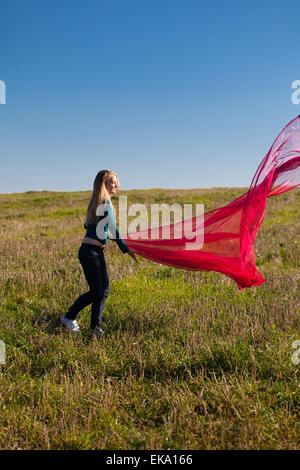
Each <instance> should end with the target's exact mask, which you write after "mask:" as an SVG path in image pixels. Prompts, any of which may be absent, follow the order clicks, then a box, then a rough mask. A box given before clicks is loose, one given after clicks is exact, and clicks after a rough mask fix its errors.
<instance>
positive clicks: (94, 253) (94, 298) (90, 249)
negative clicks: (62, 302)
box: [66, 243, 110, 329]
mask: <svg viewBox="0 0 300 470" xmlns="http://www.w3.org/2000/svg"><path fill="white" fill-rule="evenodd" d="M78 259H79V261H80V264H81V266H82V269H83V272H84V275H85V278H86V280H87V283H88V285H89V288H90V290H89V291H88V292H86V293H85V294H82V295H81V296H80V297H78V299H77V300H76V301H75V302H74V304H73V305H72V306H71V307H70V308H69V310H68V312H67V313H66V317H67V318H69V319H70V320H75V318H76V317H77V315H78V313H79V312H80V310H82V309H83V308H85V307H87V306H88V305H89V304H90V303H92V315H91V328H92V329H93V328H95V327H96V326H97V325H99V326H101V321H102V313H103V309H104V306H105V302H106V300H107V297H108V296H109V291H110V285H109V278H108V273H107V268H106V262H105V258H104V250H103V248H101V247H100V246H97V245H90V244H88V243H82V244H81V246H80V248H79V251H78Z"/></svg>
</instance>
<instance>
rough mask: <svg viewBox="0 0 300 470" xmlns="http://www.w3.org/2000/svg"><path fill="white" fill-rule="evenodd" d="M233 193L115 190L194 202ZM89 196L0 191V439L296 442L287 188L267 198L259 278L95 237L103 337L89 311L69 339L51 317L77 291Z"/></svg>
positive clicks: (71, 444) (291, 216)
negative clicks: (247, 284) (172, 261)
mask: <svg viewBox="0 0 300 470" xmlns="http://www.w3.org/2000/svg"><path fill="white" fill-rule="evenodd" d="M246 189H247V188H212V189H202V190H201V189H193V190H167V189H157V188H155V189H151V190H132V191H121V192H120V194H121V195H127V196H128V197H129V200H128V204H131V203H135V202H141V203H144V204H147V205H149V204H151V203H154V202H156V203H163V202H166V203H181V204H183V203H189V202H190V203H191V202H192V203H196V202H198V203H204V204H205V210H206V211H207V210H210V209H213V208H216V207H219V206H222V205H224V204H226V203H228V202H230V201H231V200H233V199H235V198H236V197H238V196H239V195H241V194H242V193H244V192H245V191H246ZM90 194H91V193H90V192H89V191H86V192H69V193H67V192H50V191H41V192H35V191H29V192H26V193H17V194H0V207H1V211H0V219H1V223H0V320H1V321H0V340H3V341H4V342H5V344H6V351H7V359H6V365H0V401H1V406H0V448H1V449H299V448H300V432H299V409H300V406H299V405H300V395H299V394H300V388H299V384H300V377H299V367H298V368H297V367H296V366H295V365H293V363H292V361H291V355H292V352H293V351H292V349H291V346H292V343H293V341H295V340H296V339H300V328H299V326H300V320H299V312H300V270H299V262H300V239H299V234H300V219H299V216H300V191H299V190H294V191H290V192H289V193H286V194H284V195H281V196H278V197H272V198H270V199H269V200H268V201H267V211H266V216H265V219H264V222H263V224H262V226H261V228H260V230H259V232H258V237H257V240H256V242H255V245H254V247H255V253H256V259H257V265H258V269H259V270H260V271H261V273H262V274H263V276H264V277H265V278H266V279H267V282H265V283H264V284H263V285H261V286H259V287H254V288H251V289H245V290H243V291H239V290H238V288H237V286H236V284H235V283H234V282H233V281H232V280H231V279H229V278H227V277H226V276H224V275H222V274H219V273H214V272H190V271H184V270H179V269H175V268H170V267H167V266H163V265H159V264H156V263H152V262H150V261H148V260H145V259H143V258H141V257H138V259H139V262H138V263H134V261H133V260H132V259H131V258H130V257H128V256H126V255H123V254H122V253H121V251H120V250H119V249H118V247H117V246H116V244H115V243H113V242H109V246H108V249H107V250H106V255H105V256H106V260H107V264H108V269H109V272H110V280H111V294H110V297H109V299H108V301H107V304H106V308H105V311H104V317H103V329H104V330H105V332H106V338H105V339H104V340H102V339H101V340H98V339H92V338H91V337H90V335H89V332H88V328H89V321H90V307H88V308H86V309H85V310H83V311H82V312H81V314H80V315H79V317H78V322H79V324H80V326H81V329H82V333H81V334H80V335H76V336H74V335H72V334H70V333H68V332H67V331H66V330H63V329H62V328H61V326H60V317H61V315H62V314H63V313H65V312H66V311H67V309H68V307H69V306H70V304H71V303H73V302H74V300H75V299H76V298H77V296H78V295H80V294H81V293H83V292H85V291H86V290H88V288H87V284H86V281H85V279H84V275H83V273H82V268H81V266H80V264H79V261H78V259H77V252H78V249H79V246H80V243H81V239H82V237H83V235H84V229H83V222H84V217H85V211H86V207H87V203H88V201H89V197H90ZM115 202H116V203H117V198H116V199H115Z"/></svg>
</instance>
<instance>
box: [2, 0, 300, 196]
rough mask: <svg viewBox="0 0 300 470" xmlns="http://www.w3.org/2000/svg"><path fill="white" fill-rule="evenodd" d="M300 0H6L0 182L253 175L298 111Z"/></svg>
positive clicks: (127, 183) (165, 181)
mask: <svg viewBox="0 0 300 470" xmlns="http://www.w3.org/2000/svg"><path fill="white" fill-rule="evenodd" d="M299 17H300V2H299V0H282V1H276V0H272V1H271V0H259V1H258V0H251V2H249V1H244V0H227V1H225V0H216V1H214V2H211V1H206V0H205V1H204V0H195V1H194V0H180V1H179V0H151V1H150V0H149V1H147V0H95V1H94V0H80V1H78V0H59V1H57V0H51V1H50V0H45V1H40V0H18V1H17V0H2V1H1V18H0V80H3V81H5V83H6V87H7V97H6V100H7V102H6V104H5V105H0V159H1V172H0V193H11V192H23V191H29V190H55V191H76V190H89V189H91V187H92V184H93V180H94V177H95V175H96V173H97V172H98V171H99V170H100V169H106V168H108V169H113V170H114V171H116V172H117V173H118V175H119V178H120V183H121V189H132V188H153V187H164V188H201V187H203V188H204V187H211V186H249V184H250V182H251V179H252V176H253V174H254V172H255V170H256V168H257V166H258V164H259V162H260V161H261V159H262V158H263V157H264V155H265V154H266V153H267V151H268V149H269V147H270V146H271V144H272V142H273V141H274V139H275V137H276V136H277V134H278V133H279V132H280V130H281V129H282V127H283V126H284V125H285V124H286V123H287V122H288V121H289V120H291V119H292V118H293V117H295V116H297V115H298V114H300V104H299V105H295V104H293V103H292V101H291V95H292V92H293V90H292V89H291V84H292V82H293V81H294V80H299V79H300V67H299Z"/></svg>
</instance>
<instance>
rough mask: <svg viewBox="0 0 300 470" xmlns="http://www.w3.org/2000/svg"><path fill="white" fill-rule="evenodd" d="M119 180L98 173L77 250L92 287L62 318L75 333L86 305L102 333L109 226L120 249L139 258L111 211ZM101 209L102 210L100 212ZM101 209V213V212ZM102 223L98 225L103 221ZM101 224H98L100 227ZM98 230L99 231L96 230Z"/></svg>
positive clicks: (104, 172)
mask: <svg viewBox="0 0 300 470" xmlns="http://www.w3.org/2000/svg"><path fill="white" fill-rule="evenodd" d="M119 186H120V185H119V179H118V176H117V174H116V173H114V172H113V171H111V170H102V171H99V173H98V174H97V176H96V178H95V181H94V187H93V194H92V197H91V200H90V203H89V205H88V208H87V212H86V221H85V224H84V228H85V229H86V233H85V237H84V238H83V240H82V244H81V246H80V248H79V251H78V259H79V261H80V264H81V266H82V269H83V272H84V275H85V278H86V280H87V282H88V285H89V288H90V290H89V291H88V292H86V293H85V294H82V295H81V296H80V297H78V299H77V300H76V301H75V302H74V304H73V305H72V306H71V307H70V308H69V310H68V312H67V313H66V314H65V315H64V316H63V317H62V318H61V322H62V324H63V325H64V326H65V327H66V328H68V330H70V331H72V332H79V331H80V328H79V325H78V323H77V321H76V317H77V315H78V313H79V312H80V311H81V310H82V309H83V308H85V307H87V305H89V304H92V315H91V331H92V334H95V335H99V336H101V335H103V334H104V332H103V330H102V328H101V320H102V313H103V309H104V305H105V302H106V300H107V297H108V295H109V291H110V286H109V278H108V273H107V268H106V263H105V258H104V250H105V247H106V245H107V232H108V225H109V228H110V231H111V232H112V231H113V232H114V237H115V238H114V240H115V242H116V243H117V244H118V246H119V248H120V250H121V251H122V252H123V253H124V254H125V253H128V254H129V255H130V256H131V257H132V258H133V259H134V260H135V261H137V259H136V256H135V253H136V251H133V250H130V249H129V248H128V247H127V245H126V244H125V242H124V240H123V239H122V237H121V235H120V233H119V231H118V229H117V227H116V223H115V218H114V215H113V211H112V204H111V200H110V199H111V196H112V195H113V194H116V192H117V191H118V189H119ZM99 209H100V211H99ZM99 212H100V216H99V215H98V214H99ZM101 220H102V221H103V222H102V224H98V223H99V222H100V221H101ZM97 224H98V227H97ZM96 229H97V230H96Z"/></svg>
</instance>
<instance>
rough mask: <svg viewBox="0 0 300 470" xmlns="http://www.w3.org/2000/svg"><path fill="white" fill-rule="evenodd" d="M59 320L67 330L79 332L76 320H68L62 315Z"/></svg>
mask: <svg viewBox="0 0 300 470" xmlns="http://www.w3.org/2000/svg"><path fill="white" fill-rule="evenodd" d="M61 322H62V324H63V325H64V326H65V327H66V328H67V329H68V330H70V331H73V332H75V333H79V332H80V328H79V325H78V323H77V321H76V320H70V319H69V318H67V317H66V316H65V315H64V316H63V317H61Z"/></svg>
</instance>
